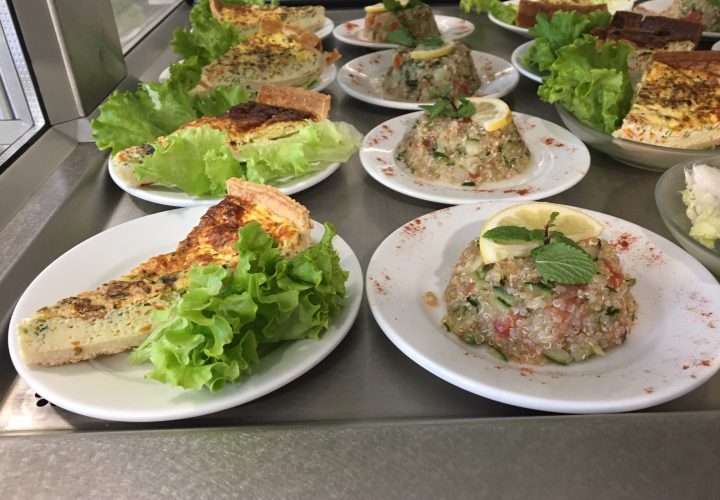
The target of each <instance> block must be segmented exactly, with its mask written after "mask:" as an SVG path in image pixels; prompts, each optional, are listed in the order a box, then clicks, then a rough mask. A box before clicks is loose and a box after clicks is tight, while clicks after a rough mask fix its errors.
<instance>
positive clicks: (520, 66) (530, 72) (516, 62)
mask: <svg viewBox="0 0 720 500" xmlns="http://www.w3.org/2000/svg"><path fill="white" fill-rule="evenodd" d="M533 43H535V40H530V41H529V42H525V43H523V44H522V45H520V46H519V47H518V48H516V49H515V50H513V53H512V55H511V56H510V61H511V62H512V63H513V66H515V68H516V69H517V70H518V71H519V72H520V73H521V74H522V75H524V76H526V77H528V78H529V79H531V80H533V81H535V82H538V83H542V76H540V75H538V74H537V73H534V71H535V70H534V69H533V68H530V67H529V66H526V65H525V63H524V62H523V61H524V60H525V56H527V53H528V51H529V50H530V46H531V45H532V44H533Z"/></svg>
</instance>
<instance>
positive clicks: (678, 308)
mask: <svg viewBox="0 0 720 500" xmlns="http://www.w3.org/2000/svg"><path fill="white" fill-rule="evenodd" d="M508 205H510V203H506V202H483V203H478V204H475V205H460V206H455V207H450V208H446V209H443V210H440V211H437V212H433V213H430V214H428V215H426V216H424V217H420V218H419V219H415V220H414V221H411V222H409V223H408V224H406V225H404V226H402V227H400V228H399V229H398V230H397V231H395V232H394V233H392V234H391V235H390V236H388V238H387V239H386V240H385V241H384V242H383V243H381V244H380V246H379V247H378V249H377V250H376V252H375V254H374V255H373V257H372V258H371V259H370V264H369V266H368V271H367V278H366V284H367V297H368V302H369V304H370V308H371V310H372V313H373V315H374V316H375V319H376V320H377V322H378V324H379V325H380V327H381V328H382V330H383V331H384V332H385V334H386V335H387V336H388V338H389V339H390V340H391V341H392V342H393V343H394V344H395V345H396V346H397V347H398V348H399V349H400V350H401V351H402V352H403V353H405V354H406V355H407V356H408V357H410V358H411V359H412V360H413V361H415V362H416V363H418V364H419V365H420V366H422V367H423V368H425V369H427V370H428V371H430V372H432V373H433V374H435V375H437V376H438V377H440V378H442V379H444V380H446V381H447V382H450V383H451V384H453V385H456V386H458V387H461V388H463V389H465V390H467V391H470V392H473V393H475V394H478V395H480V396H484V397H486V398H489V399H493V400H496V401H500V402H503V403H507V404H511V405H515V406H520V407H525V408H532V409H536V410H543V411H551V412H567V413H604V412H620V411H631V410H637V409H641V408H647V407H649V406H653V405H657V404H660V403H663V402H666V401H669V400H671V399H674V398H677V397H679V396H682V395H684V394H686V393H688V392H690V391H691V390H693V389H694V388H696V387H698V386H700V385H701V384H702V383H703V382H705V381H707V380H708V379H709V378H710V377H711V376H712V375H713V374H714V373H715V372H716V371H717V369H718V368H719V367H720V335H718V329H717V328H720V321H719V320H718V318H720V316H719V315H720V285H718V283H717V281H716V280H715V278H713V276H712V275H711V274H710V273H709V272H708V271H707V270H706V269H705V268H704V267H702V265H701V264H700V263H699V262H698V261H696V260H695V259H694V258H693V257H691V256H690V255H689V254H688V253H686V252H685V251H684V250H683V249H681V248H680V247H678V246H677V245H675V244H674V243H671V242H670V241H668V240H666V239H665V238H663V237H661V236H658V235H657V234H654V233H652V232H650V231H648V230H646V229H644V228H641V227H639V226H636V225H635V224H632V223H630V222H626V221H623V220H621V219H617V218H615V217H612V216H609V215H604V214H601V213H597V212H590V211H586V212H588V213H589V214H590V215H592V216H593V217H595V218H597V219H598V220H599V221H600V222H602V223H603V224H604V225H605V230H604V232H603V238H605V239H606V240H609V241H610V242H612V243H613V244H615V245H617V246H618V248H620V249H622V250H620V251H619V254H620V260H621V263H622V265H623V268H624V269H625V270H626V271H627V272H628V274H630V275H631V276H632V277H634V278H636V279H637V284H636V285H635V286H634V287H633V289H632V290H633V295H634V296H635V298H636V300H637V302H638V313H637V320H636V323H635V325H634V327H633V330H632V332H631V333H630V335H629V336H628V339H627V342H626V343H625V345H623V346H620V347H617V348H614V349H612V350H610V351H608V352H607V355H606V356H604V357H595V358H591V359H589V360H587V361H584V362H582V363H577V364H574V365H570V366H559V365H553V364H546V365H541V366H535V365H521V364H515V363H506V362H501V361H499V360H498V359H496V358H494V357H492V355H491V354H490V352H489V351H488V349H487V348H484V347H482V346H479V347H471V346H468V345H466V344H464V343H462V342H460V341H459V340H457V338H456V337H455V336H454V335H452V334H449V333H447V332H445V330H444V329H443V328H442V326H441V320H442V316H443V313H444V308H445V305H444V301H443V299H442V297H443V292H444V290H445V286H446V284H447V281H448V279H449V278H450V274H451V267H452V266H453V265H454V264H455V262H456V261H457V259H458V257H459V255H460V253H461V251H462V249H463V248H464V247H465V246H466V245H467V244H468V242H469V241H471V240H472V239H473V238H476V237H477V235H478V233H479V231H480V229H481V228H482V226H483V224H484V221H485V220H487V218H488V217H490V216H492V215H493V214H495V213H496V212H497V211H499V210H500V209H502V208H504V207H506V206H508ZM428 291H431V292H433V293H434V294H435V295H436V296H437V297H438V299H439V305H438V306H436V307H429V306H427V305H425V303H424V300H423V296H424V294H425V293H426V292H428Z"/></svg>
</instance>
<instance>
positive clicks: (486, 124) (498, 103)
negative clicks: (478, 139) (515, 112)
mask: <svg viewBox="0 0 720 500" xmlns="http://www.w3.org/2000/svg"><path fill="white" fill-rule="evenodd" d="M468 100H469V101H470V102H471V103H473V104H474V105H475V114H474V115H473V116H472V118H471V119H472V121H474V122H475V123H477V124H478V125H482V126H483V128H484V129H485V130H487V131H488V132H492V131H493V130H498V129H501V128H503V127H504V126H505V125H507V124H508V123H510V122H511V121H512V111H510V107H509V106H508V105H507V104H505V101H503V100H501V99H495V98H493V97H469V98H468Z"/></svg>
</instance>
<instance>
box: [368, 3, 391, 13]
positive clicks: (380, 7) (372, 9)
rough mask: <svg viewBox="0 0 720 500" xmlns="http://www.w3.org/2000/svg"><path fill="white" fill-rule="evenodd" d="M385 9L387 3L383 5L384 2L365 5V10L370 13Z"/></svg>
mask: <svg viewBox="0 0 720 500" xmlns="http://www.w3.org/2000/svg"><path fill="white" fill-rule="evenodd" d="M385 10H387V9H385V5H383V3H382V2H380V3H376V4H373V5H367V6H365V12H366V13H368V14H379V13H381V12H385Z"/></svg>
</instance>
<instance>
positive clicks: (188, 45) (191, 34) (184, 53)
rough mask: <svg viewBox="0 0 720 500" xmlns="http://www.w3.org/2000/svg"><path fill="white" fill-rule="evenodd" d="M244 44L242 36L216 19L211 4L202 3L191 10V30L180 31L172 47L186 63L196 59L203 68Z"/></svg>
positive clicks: (202, 0) (178, 30) (176, 31)
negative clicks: (236, 46)
mask: <svg viewBox="0 0 720 500" xmlns="http://www.w3.org/2000/svg"><path fill="white" fill-rule="evenodd" d="M226 3H228V2H226ZM241 41H242V37H241V36H240V32H239V31H238V30H236V29H235V28H234V27H233V25H232V24H230V23H225V22H220V21H218V20H217V19H215V18H214V17H213V15H212V12H211V11H210V3H209V2H208V0H201V1H200V2H198V3H197V4H196V5H195V6H194V7H193V8H192V10H190V27H189V28H178V29H176V30H175V32H174V33H173V39H172V42H171V44H172V46H173V49H174V51H175V53H176V54H178V55H180V56H181V57H183V58H185V59H189V58H191V57H195V58H197V63H198V64H199V65H200V67H202V66H205V65H206V64H208V63H210V62H211V61H213V60H214V59H217V58H218V57H220V56H221V55H223V54H224V53H225V52H227V51H228V50H229V49H230V48H231V47H234V46H235V45H237V44H238V43H240V42H241Z"/></svg>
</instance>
